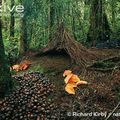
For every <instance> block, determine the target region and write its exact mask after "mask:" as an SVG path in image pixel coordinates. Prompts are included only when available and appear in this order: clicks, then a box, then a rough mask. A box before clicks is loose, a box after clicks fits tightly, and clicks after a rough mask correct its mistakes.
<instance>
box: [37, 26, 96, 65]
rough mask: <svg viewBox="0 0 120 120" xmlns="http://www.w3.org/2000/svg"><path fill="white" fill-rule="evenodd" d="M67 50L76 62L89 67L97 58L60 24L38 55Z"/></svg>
mask: <svg viewBox="0 0 120 120" xmlns="http://www.w3.org/2000/svg"><path fill="white" fill-rule="evenodd" d="M61 51H62V52H63V51H64V52H65V53H66V54H68V55H69V56H70V58H71V60H72V62H75V63H76V64H79V65H80V66H82V67H87V66H89V65H91V64H93V62H95V60H96V59H97V56H96V55H95V54H94V53H92V52H90V51H88V50H87V49H86V48H85V47H84V46H82V45H81V44H80V43H78V42H77V41H75V40H74V39H73V38H72V37H71V36H70V35H69V34H68V33H67V32H66V31H65V29H64V27H63V25H60V26H59V27H58V29H57V31H56V33H55V34H54V36H53V38H52V40H51V41H50V42H49V43H48V44H47V46H46V47H44V48H42V49H41V50H40V52H39V53H38V54H37V55H41V54H45V53H48V52H61Z"/></svg>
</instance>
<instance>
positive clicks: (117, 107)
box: [105, 102, 120, 120]
mask: <svg viewBox="0 0 120 120" xmlns="http://www.w3.org/2000/svg"><path fill="white" fill-rule="evenodd" d="M119 105H120V102H119V103H118V104H117V106H116V107H115V108H114V109H113V111H112V112H111V113H110V114H109V115H108V116H107V118H106V119H105V120H108V119H109V118H110V117H111V115H112V114H113V113H114V112H115V110H116V109H117V108H118V107H119Z"/></svg>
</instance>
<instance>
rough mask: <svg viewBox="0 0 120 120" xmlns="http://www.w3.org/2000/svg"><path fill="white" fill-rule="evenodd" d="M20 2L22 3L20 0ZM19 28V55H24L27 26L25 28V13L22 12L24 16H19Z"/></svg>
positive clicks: (26, 47)
mask: <svg viewBox="0 0 120 120" xmlns="http://www.w3.org/2000/svg"><path fill="white" fill-rule="evenodd" d="M20 3H23V2H22V0H20ZM20 24H21V28H20V30H21V31H20V41H19V55H24V54H25V52H26V51H27V49H28V46H27V28H26V13H25V12H24V16H23V17H22V18H21V23H20Z"/></svg>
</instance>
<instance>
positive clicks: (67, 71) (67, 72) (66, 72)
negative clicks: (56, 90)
mask: <svg viewBox="0 0 120 120" xmlns="http://www.w3.org/2000/svg"><path fill="white" fill-rule="evenodd" d="M71 73H72V71H71V70H65V71H64V73H63V77H65V76H67V75H69V74H71Z"/></svg>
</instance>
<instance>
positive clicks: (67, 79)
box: [64, 74, 73, 84]
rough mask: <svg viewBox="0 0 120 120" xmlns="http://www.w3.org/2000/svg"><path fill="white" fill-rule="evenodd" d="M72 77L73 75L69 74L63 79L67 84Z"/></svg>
mask: <svg viewBox="0 0 120 120" xmlns="http://www.w3.org/2000/svg"><path fill="white" fill-rule="evenodd" d="M72 76H73V74H69V75H67V76H66V78H65V79H64V81H65V83H66V84H67V83H68V82H69V80H70V79H71V77H72Z"/></svg>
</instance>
